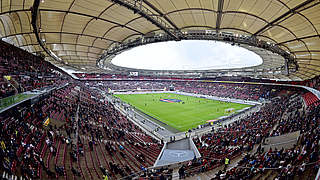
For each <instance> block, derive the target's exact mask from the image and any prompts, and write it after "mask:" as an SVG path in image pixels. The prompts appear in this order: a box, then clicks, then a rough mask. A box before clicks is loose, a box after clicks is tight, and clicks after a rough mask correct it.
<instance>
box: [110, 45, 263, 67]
mask: <svg viewBox="0 0 320 180" xmlns="http://www.w3.org/2000/svg"><path fill="white" fill-rule="evenodd" d="M112 63H113V64H115V65H118V66H123V67H129V68H139V69H151V70H207V69H231V68H241V67H250V66H256V65H259V64H261V63H262V59H261V57H260V56H259V55H257V54H255V53H254V52H252V51H249V50H247V49H245V48H241V47H238V46H231V45H230V44H227V43H223V42H215V41H205V40H202V41H200V40H185V41H178V42H175V41H170V42H162V43H153V44H148V45H144V46H139V47H136V48H133V49H131V50H128V51H125V52H123V53H121V54H119V55H118V56H116V57H115V58H114V59H113V60H112Z"/></svg>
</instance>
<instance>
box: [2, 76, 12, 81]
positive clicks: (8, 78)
mask: <svg viewBox="0 0 320 180" xmlns="http://www.w3.org/2000/svg"><path fill="white" fill-rule="evenodd" d="M3 77H4V78H6V79H7V80H8V81H10V80H11V76H3Z"/></svg>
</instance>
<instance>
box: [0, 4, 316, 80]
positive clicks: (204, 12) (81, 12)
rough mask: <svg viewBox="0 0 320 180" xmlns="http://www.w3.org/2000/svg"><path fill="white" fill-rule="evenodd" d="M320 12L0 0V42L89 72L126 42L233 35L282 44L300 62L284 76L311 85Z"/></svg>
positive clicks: (299, 7)
mask: <svg viewBox="0 0 320 180" xmlns="http://www.w3.org/2000/svg"><path fill="white" fill-rule="evenodd" d="M137 9H138V11H137ZM319 12H320V1H319V0H305V1H303V0H160V1H159V0H142V1H140V0H92V1H91V2H88V1H87V0H35V1H31V0H1V3H0V22H1V23H0V36H1V38H2V39H3V40H5V41H7V42H10V43H12V44H15V45H16V46H18V47H21V48H24V49H26V50H28V51H30V52H33V53H43V54H45V55H46V56H47V57H49V56H51V57H53V56H55V55H56V57H55V59H60V60H61V61H53V60H52V58H51V57H50V58H48V60H49V61H52V62H53V63H55V64H56V65H58V66H61V67H62V66H63V67H70V68H73V69H79V70H89V71H90V70H96V69H98V68H97V66H96V61H97V59H99V58H100V57H101V56H102V55H103V54H104V53H105V51H106V49H108V48H109V47H111V46H112V44H114V43H121V42H124V41H125V40H126V39H128V38H134V37H140V36H141V35H146V34H148V33H150V32H163V33H167V34H169V35H170V36H172V37H174V38H176V37H175V34H174V33H172V32H173V31H182V30H189V29H190V30H209V29H210V30H216V31H218V32H233V33H237V34H242V35H250V36H256V37H257V38H259V39H261V40H265V41H268V42H271V43H275V44H277V45H279V46H281V48H283V49H284V50H286V51H289V52H290V53H291V54H293V55H294V56H295V58H296V60H297V62H298V64H299V71H297V72H294V73H292V74H290V75H289V78H290V79H310V78H312V77H314V76H317V75H319V74H320V35H319V31H320V13H319ZM45 51H46V53H44V52H45ZM49 54H50V55H49ZM53 54H55V55H53Z"/></svg>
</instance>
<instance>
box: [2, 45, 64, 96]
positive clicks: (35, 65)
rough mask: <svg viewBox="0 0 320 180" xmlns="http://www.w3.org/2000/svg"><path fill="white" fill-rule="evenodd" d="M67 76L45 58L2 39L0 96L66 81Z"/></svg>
mask: <svg viewBox="0 0 320 180" xmlns="http://www.w3.org/2000/svg"><path fill="white" fill-rule="evenodd" d="M64 79H68V78H67V77H66V76H62V72H61V71H59V69H58V68H56V67H55V66H53V65H52V64H50V63H49V62H47V61H44V60H43V58H41V57H39V56H35V55H33V54H30V53H28V52H27V51H24V50H22V49H20V48H17V47H15V46H12V45H10V44H7V43H5V42H3V41H0V98H4V97H8V96H11V95H14V94H17V93H21V92H25V91H30V90H33V89H38V88H42V87H47V86H51V85H56V84H63V83H65V80H64Z"/></svg>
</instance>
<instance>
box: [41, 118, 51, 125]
mask: <svg viewBox="0 0 320 180" xmlns="http://www.w3.org/2000/svg"><path fill="white" fill-rule="evenodd" d="M49 123H50V118H49V117H47V118H46V119H45V120H44V122H43V125H44V126H46V127H47V126H48V125H49Z"/></svg>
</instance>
